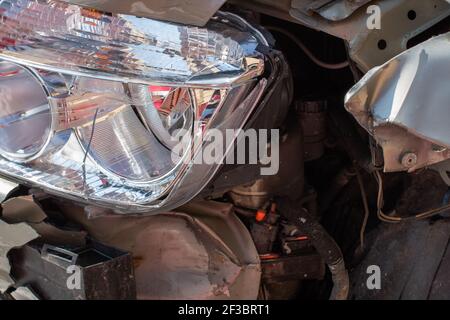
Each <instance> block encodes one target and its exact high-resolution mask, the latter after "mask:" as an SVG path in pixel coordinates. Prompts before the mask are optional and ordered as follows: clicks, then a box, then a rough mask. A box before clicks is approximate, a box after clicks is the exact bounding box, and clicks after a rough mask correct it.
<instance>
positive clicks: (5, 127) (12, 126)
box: [0, 61, 52, 161]
mask: <svg viewBox="0 0 450 320" xmlns="http://www.w3.org/2000/svg"><path fill="white" fill-rule="evenodd" d="M51 125H52V119H51V112H50V106H49V104H48V101H47V94H46V92H45V91H44V89H43V87H42V85H41V83H40V82H39V79H38V78H37V76H36V75H34V74H32V72H31V71H29V70H27V69H25V68H23V67H21V66H19V65H17V64H14V63H10V62H5V61H2V62H0V154H1V155H2V156H3V157H6V158H8V159H11V160H14V161H27V160H30V159H32V158H33V157H35V156H36V155H37V154H38V153H39V152H40V151H41V150H42V149H43V148H44V146H45V145H46V143H47V142H48V140H49V136H50V133H51Z"/></svg>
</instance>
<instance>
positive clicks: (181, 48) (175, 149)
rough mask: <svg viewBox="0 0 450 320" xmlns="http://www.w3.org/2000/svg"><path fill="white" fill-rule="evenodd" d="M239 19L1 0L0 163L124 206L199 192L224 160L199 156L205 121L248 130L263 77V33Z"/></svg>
mask: <svg viewBox="0 0 450 320" xmlns="http://www.w3.org/2000/svg"><path fill="white" fill-rule="evenodd" d="M232 20H233V16H232V15H230V14H225V13H220V14H218V16H217V17H215V18H214V19H213V20H212V21H211V22H210V23H209V24H208V25H207V26H206V27H205V28H197V27H189V26H182V25H175V24H171V23H165V22H160V21H154V20H151V19H143V18H137V17H133V16H126V15H112V14H107V13H102V12H98V11H95V10H90V9H86V8H82V7H80V6H77V5H70V4H67V3H63V2H58V1H51V0H33V1H32V0H0V94H1V97H0V137H1V139H0V174H2V175H4V176H7V177H10V178H14V179H16V180H19V181H20V182H22V183H24V184H28V185H31V186H35V187H39V188H42V189H44V190H46V191H47V192H49V193H51V194H56V195H60V196H63V197H67V198H70V199H74V200H77V201H83V202H85V203H94V204H96V205H100V206H105V207H110V208H114V209H115V210H117V211H122V212H126V211H133V212H150V211H155V212H156V211H159V210H169V209H172V208H175V207H176V206H179V205H181V204H183V203H185V202H187V201H188V200H190V199H192V198H193V197H194V196H195V195H196V194H197V193H198V192H200V191H201V189H202V188H203V187H204V186H205V185H206V183H207V182H209V180H210V179H211V178H212V177H213V175H214V174H215V173H216V172H217V170H218V168H219V167H220V165H219V164H201V163H198V162H196V161H195V159H196V157H197V156H198V154H201V150H202V148H203V147H204V144H203V143H204V142H203V141H207V139H204V138H205V135H207V134H208V129H209V128H214V129H217V130H221V131H223V132H225V130H226V129H234V130H238V129H241V128H242V127H243V125H244V124H245V123H246V121H247V119H248V118H249V116H250V114H251V113H252V112H253V110H254V108H255V106H256V105H257V104H258V101H259V100H260V98H261V96H262V94H263V92H264V90H265V86H266V79H264V78H263V77H262V73H263V71H264V56H263V55H262V54H261V53H259V52H258V50H257V47H258V46H260V45H264V41H265V40H263V38H259V36H260V35H259V36H258V37H257V36H255V35H252V33H250V31H251V30H254V29H253V28H251V27H249V26H247V25H245V23H243V22H242V19H239V20H238V23H237V24H236V25H238V26H239V27H236V26H235V25H232ZM180 132H181V133H182V134H181V135H180ZM231 142H232V141H231ZM180 144H181V145H182V148H180ZM224 149H225V150H229V149H230V145H225V146H224Z"/></svg>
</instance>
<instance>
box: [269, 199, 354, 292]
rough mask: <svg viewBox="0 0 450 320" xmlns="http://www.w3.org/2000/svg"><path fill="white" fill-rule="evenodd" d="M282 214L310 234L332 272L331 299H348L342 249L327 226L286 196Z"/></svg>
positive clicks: (279, 204)
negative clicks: (326, 228) (327, 229)
mask: <svg viewBox="0 0 450 320" xmlns="http://www.w3.org/2000/svg"><path fill="white" fill-rule="evenodd" d="M278 210H279V212H280V214H281V215H282V216H283V217H284V218H286V219H287V220H288V221H289V222H290V223H292V224H294V225H295V226H297V227H298V228H299V229H300V230H301V231H302V232H304V233H305V234H306V236H308V238H309V239H310V240H311V242H312V244H313V246H314V247H315V248H316V250H317V252H318V253H319V255H320V256H321V257H322V259H323V260H324V261H325V263H326V264H327V266H328V269H329V270H330V272H331V275H332V280H333V290H332V292H331V295H330V300H346V299H347V297H348V292H349V278H348V272H347V270H346V268H345V263H344V258H343V256H342V252H341V249H340V248H339V246H338V245H337V243H336V242H335V241H334V239H333V238H332V237H331V236H330V235H329V234H328V232H327V231H326V230H325V228H324V227H323V226H322V225H321V224H320V223H319V222H318V221H317V220H316V219H315V217H314V216H313V215H312V214H310V213H309V212H308V211H307V210H306V209H304V208H302V207H300V206H298V205H297V203H296V202H294V201H292V200H290V199H287V198H284V199H280V201H278Z"/></svg>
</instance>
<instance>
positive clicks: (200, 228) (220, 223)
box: [61, 202, 261, 300]
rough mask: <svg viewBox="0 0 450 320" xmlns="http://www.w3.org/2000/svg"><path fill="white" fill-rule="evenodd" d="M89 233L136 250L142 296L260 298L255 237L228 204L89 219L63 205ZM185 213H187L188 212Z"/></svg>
mask: <svg viewBox="0 0 450 320" xmlns="http://www.w3.org/2000/svg"><path fill="white" fill-rule="evenodd" d="M61 208H62V212H63V214H64V215H66V216H67V217H68V218H69V219H71V220H74V221H76V222H78V223H80V224H81V225H83V226H84V227H85V229H86V230H87V231H88V232H89V234H90V236H91V237H93V238H94V239H96V240H98V241H101V242H102V243H105V244H107V245H110V246H114V247H117V248H120V249H121V250H126V251H130V252H131V253H132V254H133V261H134V268H135V276H136V289H137V297H138V299H143V300H146V299H151V300H159V299H163V300H164V299H175V300H179V299H182V300H185V299H194V300H196V299H200V300H215V299H245V300H253V299H256V298H257V296H258V292H259V286H260V280H261V266H260V261H259V256H258V253H257V251H256V248H255V245H254V243H253V241H252V239H251V236H250V234H249V232H248V230H247V229H246V228H245V226H244V225H243V224H242V222H241V221H240V220H239V219H238V218H237V217H236V215H235V214H234V212H233V207H232V206H231V205H227V204H215V203H214V202H206V203H201V204H196V205H192V204H191V205H189V206H188V207H186V208H183V213H181V212H170V213H166V214H158V215H154V216H148V217H132V216H128V217H117V216H104V217H99V218H96V219H93V220H89V219H87V218H86V216H85V215H84V213H83V211H82V209H81V208H79V209H77V208H74V207H73V206H70V205H63V204H62V205H61ZM184 212H186V213H184Z"/></svg>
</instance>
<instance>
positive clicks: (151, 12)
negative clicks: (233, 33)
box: [64, 0, 226, 26]
mask: <svg viewBox="0 0 450 320" xmlns="http://www.w3.org/2000/svg"><path fill="white" fill-rule="evenodd" d="M64 1H66V2H70V3H75V4H79V5H82V6H86V7H89V8H94V9H98V10H101V11H106V12H112V13H124V14H132V15H135V16H140V17H148V18H154V19H158V20H166V21H171V22H178V23H183V24H192V25H198V26H203V25H205V24H206V22H208V20H209V19H210V18H211V17H212V16H213V15H214V13H216V11H217V10H219V8H220V7H221V6H222V5H223V4H224V3H225V1H226V0H207V1H205V0H190V1H184V0H171V1H167V0H139V1H138V0H131V1H129V0H127V1H124V0H64Z"/></svg>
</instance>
